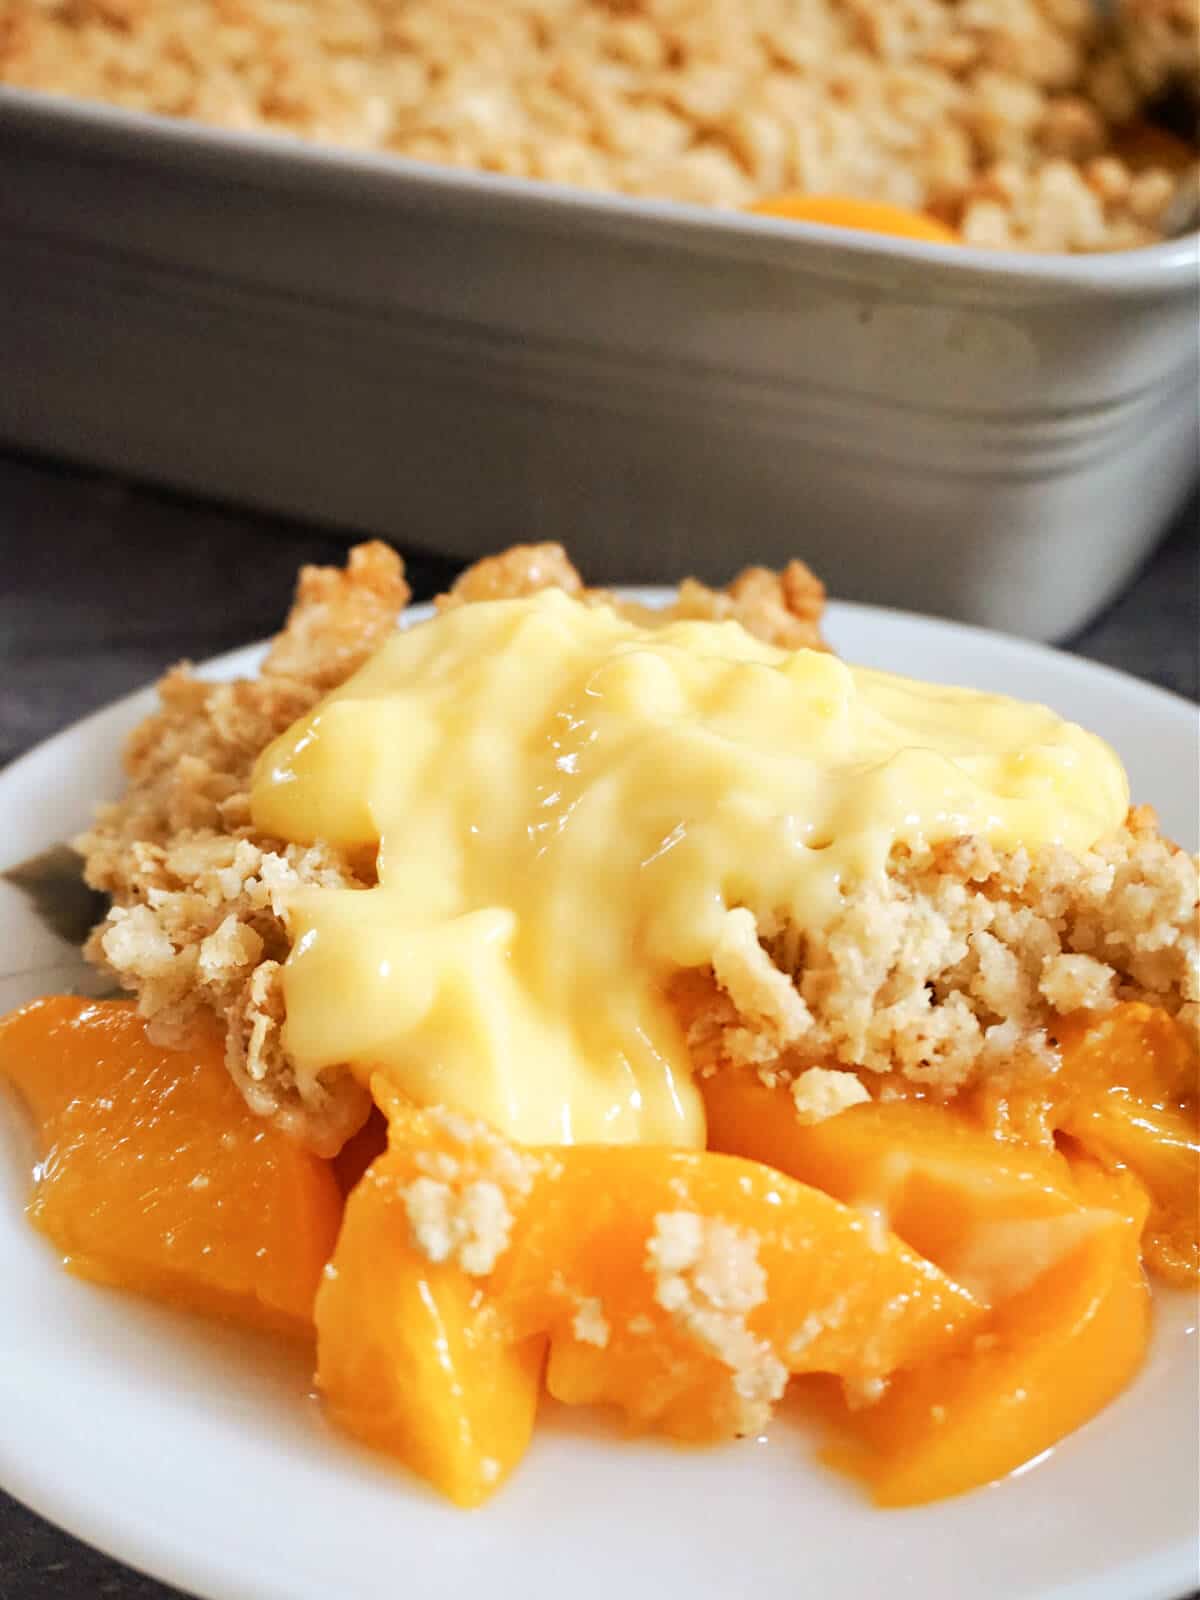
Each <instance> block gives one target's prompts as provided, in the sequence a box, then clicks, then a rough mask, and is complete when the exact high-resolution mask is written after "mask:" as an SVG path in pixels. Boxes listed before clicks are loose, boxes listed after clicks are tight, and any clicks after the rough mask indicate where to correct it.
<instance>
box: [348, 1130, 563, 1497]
mask: <svg viewBox="0 0 1200 1600" xmlns="http://www.w3.org/2000/svg"><path fill="white" fill-rule="evenodd" d="M405 1176H406V1166H405V1163H403V1162H402V1161H400V1160H398V1159H397V1158H396V1157H395V1156H394V1155H384V1156H381V1157H379V1159H378V1160H376V1161H375V1162H374V1163H373V1165H372V1166H371V1167H370V1169H369V1170H368V1171H367V1173H366V1174H365V1176H364V1177H363V1179H362V1181H361V1182H360V1183H359V1184H358V1185H357V1187H356V1188H355V1190H354V1192H353V1193H352V1194H351V1196H350V1199H349V1201H348V1202H347V1205H346V1216H345V1222H344V1224H343V1226H342V1231H341V1235H340V1237H339V1239H338V1244H337V1250H336V1252H335V1255H334V1258H333V1261H332V1262H331V1263H330V1265H329V1268H328V1269H327V1272H326V1276H325V1281H324V1283H323V1284H322V1286H321V1290H320V1293H319V1294H318V1296H317V1311H316V1320H317V1352H318V1364H317V1385H318V1388H319V1389H320V1391H321V1393H322V1395H323V1397H324V1401H325V1405H326V1407H327V1409H328V1412H329V1414H330V1416H331V1417H332V1419H333V1420H334V1421H335V1422H336V1423H338V1424H339V1425H340V1426H341V1427H343V1428H345V1429H346V1430H347V1431H348V1432H349V1433H352V1434H354V1435H355V1436H356V1437H357V1438H359V1439H362V1440H364V1441H365V1442H366V1443H367V1444H369V1445H371V1446H373V1447H374V1448H375V1449H379V1450H384V1451H387V1452H389V1453H390V1454H392V1455H395V1456H398V1457H399V1458H400V1459H401V1460H402V1461H404V1462H405V1463H406V1464H407V1465H408V1466H409V1467H411V1468H412V1469H413V1471H414V1472H417V1473H419V1474H420V1475H421V1476H422V1477H424V1478H426V1479H427V1480H428V1481H429V1482H430V1483H432V1484H433V1485H435V1487H436V1488H438V1489H440V1490H441V1491H442V1493H443V1494H445V1495H447V1496H448V1497H449V1498H450V1499H451V1500H453V1501H455V1502H456V1503H457V1504H458V1505H460V1506H475V1505H479V1504H480V1503H481V1502H482V1501H484V1500H486V1499H487V1497H488V1496H489V1495H490V1494H491V1493H492V1492H493V1491H494V1490H495V1489H497V1488H498V1487H499V1485H500V1484H501V1483H502V1482H503V1481H504V1479H505V1478H506V1477H507V1476H508V1474H509V1473H510V1472H511V1471H512V1469H513V1467H514V1466H515V1465H516V1464H517V1462H518V1461H519V1460H520V1459H521V1457H522V1456H523V1455H524V1453H525V1451H526V1449H527V1448H528V1445H529V1440H530V1436H531V1434H532V1432H533V1422H534V1414H535V1412H536V1410H537V1399H538V1390H539V1387H540V1376H541V1367H542V1358H543V1354H544V1349H545V1341H544V1340H540V1339H536V1338H534V1339H526V1340H523V1341H515V1342H514V1341H513V1340H512V1339H511V1338H510V1336H509V1333H508V1330H507V1328H506V1327H505V1325H504V1324H503V1321H502V1318H501V1316H500V1313H499V1311H498V1309H497V1307H496V1305H495V1304H494V1303H493V1302H492V1301H491V1300H490V1299H487V1298H486V1297H485V1296H484V1294H483V1292H482V1290H481V1289H480V1287H479V1285H478V1283H476V1282H475V1281H473V1280H472V1278H471V1277H470V1276H469V1275H468V1274H467V1273H465V1272H463V1271H462V1270H461V1269H460V1268H459V1267H458V1266H457V1265H455V1264H454V1263H453V1262H449V1261H445V1262H440V1263H438V1262H431V1261H430V1260H429V1259H428V1258H427V1257H426V1256H425V1255H424V1254H422V1253H421V1251H419V1250H418V1249H417V1248H416V1247H415V1245H414V1243H413V1240H412V1239H411V1237H410V1232H409V1223H408V1217H407V1213H406V1210H405V1207H404V1205H403V1203H402V1201H401V1199H400V1195H401V1187H400V1186H401V1184H402V1183H403V1180H404V1178H405Z"/></svg>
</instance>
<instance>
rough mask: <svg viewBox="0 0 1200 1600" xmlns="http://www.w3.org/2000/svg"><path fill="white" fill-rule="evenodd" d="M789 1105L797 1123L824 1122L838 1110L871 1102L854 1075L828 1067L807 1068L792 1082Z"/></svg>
mask: <svg viewBox="0 0 1200 1600" xmlns="http://www.w3.org/2000/svg"><path fill="white" fill-rule="evenodd" d="M791 1094H792V1104H793V1105H794V1106H795V1108H796V1118H797V1120H798V1121H799V1122H803V1123H813V1122H824V1121H825V1119H826V1117H836V1116H837V1114H838V1112H839V1111H845V1110H847V1109H848V1108H849V1107H850V1106H857V1105H862V1104H863V1102H864V1101H867V1100H870V1098H871V1096H870V1094H869V1093H868V1092H867V1088H866V1085H865V1084H864V1083H863V1081H862V1079H861V1078H859V1077H857V1076H856V1075H855V1074H854V1073H853V1072H836V1071H830V1069H829V1068H828V1067H809V1068H808V1070H807V1071H806V1072H802V1073H801V1074H800V1076H799V1077H798V1078H793V1079H792V1089H791Z"/></svg>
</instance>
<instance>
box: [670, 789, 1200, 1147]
mask: <svg viewBox="0 0 1200 1600" xmlns="http://www.w3.org/2000/svg"><path fill="white" fill-rule="evenodd" d="M1198 901H1200V891H1198V887H1197V861H1196V858H1195V857H1192V856H1189V855H1187V854H1186V853H1185V852H1184V851H1182V850H1180V849H1179V848H1178V847H1177V846H1175V845H1173V844H1171V843H1170V842H1169V841H1168V840H1166V839H1164V838H1162V836H1161V835H1160V834H1159V833H1158V830H1157V827H1156V826H1155V819H1154V815H1153V813H1152V812H1151V811H1150V810H1149V808H1147V807H1141V808H1137V809H1135V810H1133V811H1131V812H1130V813H1129V816H1128V819H1127V821H1126V824H1125V826H1124V827H1123V828H1122V829H1121V831H1120V832H1119V833H1118V834H1117V835H1116V836H1115V837H1114V838H1112V839H1109V840H1106V841H1104V842H1102V843H1101V844H1098V845H1097V846H1096V848H1095V849H1094V850H1090V851H1088V852H1086V853H1085V854H1084V855H1082V856H1073V855H1070V854H1069V853H1068V852H1067V851H1065V850H1062V849H1059V848H1057V847H1052V848H1049V849H1046V850H1042V851H1039V852H1036V853H1033V854H1029V853H1027V852H1026V851H1024V850H1016V851H1013V852H1010V853H1007V854H1005V853H1001V852H998V851H996V850H994V849H993V848H992V847H991V846H990V845H988V844H987V843H986V842H984V841H981V840H978V839H972V838H966V839H957V840H951V841H949V842H948V843H946V844H943V845H940V846H937V847H936V848H933V849H928V850H926V851H924V852H923V853H920V854H912V853H909V852H907V851H903V850H902V851H899V852H897V854H896V856H895V857H894V858H893V860H892V862H891V864H890V871H889V874H888V876H887V878H886V880H885V881H884V882H883V883H882V884H870V885H865V886H863V887H861V888H859V889H857V890H855V891H851V892H850V893H848V894H847V896H846V897H845V900H844V901H843V904H842V908H841V911H840V913H839V914H838V916H837V917H835V919H834V920H833V921H832V922H831V923H830V924H829V926H828V927H826V928H824V929H820V930H809V931H808V932H807V933H801V932H800V931H798V930H797V929H795V928H790V927H764V926H762V925H759V924H753V923H752V920H747V922H746V926H745V928H744V930H743V932H744V933H745V935H746V937H745V938H744V940H743V943H742V946H741V948H740V951H739V955H738V960H737V965H733V964H731V961H730V948H731V947H730V945H729V943H728V942H726V944H725V946H723V948H722V950H720V951H718V958H717V961H716V963H715V970H714V971H713V972H708V971H703V972H693V973H689V974H685V975H683V976H682V977H681V978H680V980H679V981H678V982H677V984H676V993H677V996H678V1001H679V1005H680V1007H681V1010H682V1012H683V1014H684V1016H685V1018H686V1020H687V1024H688V1037H689V1042H690V1045H691V1049H692V1053H693V1057H694V1059H695V1061H696V1063H697V1067H698V1070H699V1071H700V1072H701V1073H705V1072H713V1071H716V1070H718V1069H719V1068H720V1067H721V1066H723V1065H726V1064H730V1063H733V1064H738V1065H743V1066H745V1065H752V1066H754V1067H756V1068H757V1069H758V1071H759V1073H760V1074H761V1075H762V1076H763V1077H764V1079H766V1081H768V1082H773V1081H775V1080H776V1079H778V1078H780V1077H784V1078H787V1079H789V1080H792V1082H793V1094H794V1096H795V1097H796V1100H797V1105H798V1107H799V1109H800V1111H801V1114H802V1115H805V1116H807V1117H808V1118H810V1119H811V1118H812V1117H813V1116H815V1115H820V1114H824V1115H829V1114H832V1113H833V1112H835V1111H836V1110H839V1109H841V1106H842V1104H846V1103H850V1101H849V1100H841V1101H840V1103H839V1097H838V1096H837V1095H836V1094H835V1093H834V1092H833V1090H832V1088H831V1085H830V1081H829V1069H830V1068H835V1067H840V1068H843V1069H845V1068H849V1069H854V1070H855V1071H856V1072H866V1073H869V1074H872V1075H878V1076H879V1077H881V1079H882V1080H883V1081H882V1082H881V1084H880V1090H881V1091H882V1092H888V1088H889V1084H888V1079H892V1080H893V1081H894V1080H895V1079H896V1078H897V1077H898V1078H900V1079H903V1080H905V1081H907V1082H908V1083H910V1084H914V1085H918V1086H921V1087H923V1088H926V1089H930V1090H933V1091H935V1092H937V1093H939V1094H941V1095H944V1096H946V1095H952V1094H954V1093H956V1092H958V1091H959V1090H961V1089H963V1088H965V1087H967V1086H969V1085H970V1084H972V1083H973V1082H974V1081H976V1080H977V1079H978V1078H979V1077H980V1076H981V1075H983V1074H987V1073H989V1072H991V1073H1001V1072H1005V1071H1009V1070H1012V1069H1013V1067H1014V1063H1020V1065H1021V1068H1022V1070H1033V1071H1035V1072H1037V1071H1042V1072H1047V1071H1053V1069H1054V1067H1055V1066H1056V1064H1057V1060H1058V1054H1057V1047H1056V1043H1055V1037H1054V1029H1055V1020H1056V1018H1057V1017H1060V1016H1063V1015H1066V1014H1068V1013H1070V1012H1072V1011H1077V1010H1080V1009H1088V1010H1105V1009H1107V1008H1108V1007H1109V1006H1111V1005H1113V1004H1114V1003H1115V1002H1116V1001H1118V1000H1127V999H1138V1000H1146V1001H1149V1002H1151V1003H1152V1004H1154V1005H1157V1006H1161V1007H1163V1008H1164V1009H1165V1010H1167V1011H1169V1012H1171V1013H1172V1014H1176V1015H1178V1016H1179V1017H1180V1019H1181V1020H1182V1021H1183V1022H1184V1023H1185V1024H1187V1025H1190V1026H1191V1027H1192V1028H1193V1029H1195V1028H1196V1027H1197V1023H1198V1021H1200V942H1198V925H1197V904H1198ZM745 917H746V918H747V919H749V913H745ZM751 928H753V933H754V941H753V943H751V941H750V938H749V933H750V930H751ZM779 975H784V976H786V978H787V979H789V980H790V982H791V985H792V986H793V988H794V994H795V999H794V1001H793V1000H791V999H788V1000H786V1002H784V1001H783V996H784V991H783V990H782V989H781V988H780V987H779V983H778V977H779ZM777 1002H778V1003H777ZM814 1069H819V1070H821V1072H822V1076H821V1077H819V1078H816V1079H814V1078H813V1077H812V1072H813V1070H814ZM851 1093H853V1091H851ZM823 1106H824V1107H825V1108H826V1109H824V1110H822V1107H823Z"/></svg>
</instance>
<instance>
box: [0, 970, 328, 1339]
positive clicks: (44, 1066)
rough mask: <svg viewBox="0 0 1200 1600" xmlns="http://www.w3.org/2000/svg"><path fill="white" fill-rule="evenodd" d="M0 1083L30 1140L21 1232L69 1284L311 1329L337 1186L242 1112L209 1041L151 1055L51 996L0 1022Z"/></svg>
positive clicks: (116, 1011)
mask: <svg viewBox="0 0 1200 1600" xmlns="http://www.w3.org/2000/svg"><path fill="white" fill-rule="evenodd" d="M0 1077H5V1078H7V1079H8V1080H9V1081H10V1082H11V1083H12V1084H13V1086H14V1087H15V1088H16V1090H17V1092H18V1093H19V1095H20V1096H21V1098H22V1099H23V1100H24V1102H25V1103H26V1105H27V1106H28V1108H29V1110H30V1111H31V1113H32V1115H33V1119H34V1122H35V1124H36V1126H37V1130H38V1138H39V1144H40V1149H41V1161H40V1164H39V1166H38V1168H37V1171H36V1182H35V1186H34V1190H33V1194H32V1197H31V1199H30V1202H29V1215H30V1218H31V1220H32V1221H33V1222H34V1223H35V1224H36V1226H37V1227H38V1228H40V1229H41V1230H42V1232H43V1233H45V1234H46V1235H47V1237H48V1238H49V1239H50V1240H51V1241H52V1242H53V1243H54V1244H55V1246H56V1247H57V1248H58V1249H59V1250H61V1251H62V1252H63V1254H64V1256H65V1257H66V1258H67V1264H68V1265H69V1266H70V1267H71V1269H72V1270H73V1271H75V1272H78V1273H80V1274H81V1275H83V1276H84V1277H90V1278H96V1279H99V1280H100V1281H102V1282H106V1283H112V1284H115V1285H117V1286H119V1287H121V1288H125V1289H131V1290H134V1291H136V1292H138V1293H141V1294H147V1295H152V1296H154V1297H155V1298H157V1299H162V1300H166V1301H168V1302H170V1303H172V1304H174V1305H178V1306H183V1307H186V1308H188V1309H191V1310H197V1311H204V1312H208V1313H211V1314H216V1315H221V1316H226V1317H230V1318H233V1319H235V1320H239V1321H244V1322H248V1323H251V1324H253V1325H255V1326H259V1327H271V1328H280V1329H283V1330H286V1331H293V1332H295V1331H301V1332H302V1331H304V1330H305V1329H306V1328H308V1327H309V1326H310V1325H311V1318H312V1306H313V1297H314V1295H315V1293H316V1289H317V1284H318V1282H319V1279H320V1274H321V1269H322V1267H323V1265H324V1263H325V1261H326V1259H327V1258H328V1256H329V1254H330V1252H331V1250H332V1249H333V1243H334V1239H335V1237H336V1234H337V1228H338V1223H339V1219H340V1215H341V1197H340V1195H339V1193H338V1188H337V1184H336V1183H335V1181H334V1178H333V1175H332V1172H331V1171H330V1168H329V1165H328V1163H327V1162H324V1161H321V1160H318V1158H317V1157H315V1156H312V1155H310V1154H309V1153H308V1152H307V1151H305V1150H303V1149H302V1148H301V1147H300V1146H299V1145H298V1144H296V1143H294V1142H293V1141H292V1140H291V1139H289V1138H287V1137H286V1135H284V1134H282V1133H279V1132H277V1131H276V1130H275V1129H273V1128H270V1127H268V1126H267V1125H266V1124H265V1123H264V1122H262V1120H261V1119H259V1118H257V1117H255V1116H253V1115H252V1114H251V1113H250V1111H248V1110H247V1108H246V1105H245V1103H244V1102H243V1100H242V1098H241V1096H240V1095H239V1094H238V1092H237V1090H236V1088H235V1087H234V1085H233V1083H232V1081H231V1079H230V1077H229V1074H228V1072H227V1071H226V1070H225V1065H224V1061H223V1059H222V1046H221V1041H220V1038H219V1036H218V1033H217V1030H216V1029H215V1028H212V1029H210V1030H209V1031H208V1032H207V1033H205V1034H204V1035H203V1036H202V1037H201V1038H200V1039H199V1040H198V1042H197V1043H196V1044H195V1045H194V1046H193V1047H191V1048H189V1049H187V1050H180V1051H175V1050H165V1049H163V1048H161V1047H160V1046H158V1045H154V1044H151V1043H150V1041H149V1040H148V1039H147V1037H146V1032H145V1026H144V1024H143V1022H142V1020H141V1018H140V1017H139V1016H138V1014H137V1012H136V1010H135V1009H134V1008H133V1006H132V1005H129V1004H126V1003H124V1002H114V1001H105V1002H96V1001H87V1000H80V999H74V998H71V997H67V996H51V997H49V998H47V999H43V1000H36V1001H34V1002H33V1003H32V1004H31V1005H28V1006H25V1007H23V1008H22V1009H21V1010H19V1011H15V1012H13V1013H12V1014H11V1015H9V1016H8V1017H6V1018H4V1019H3V1020H2V1021H0Z"/></svg>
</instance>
